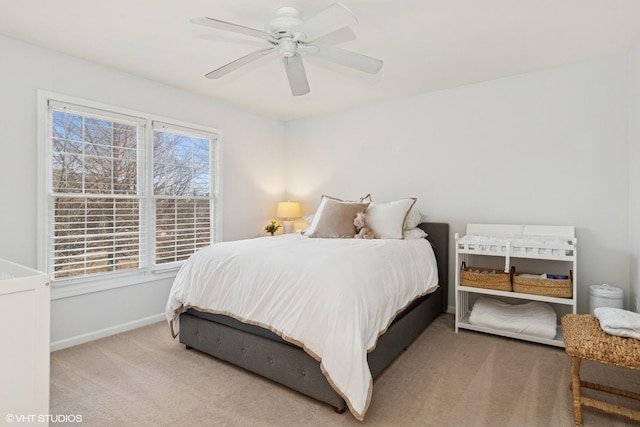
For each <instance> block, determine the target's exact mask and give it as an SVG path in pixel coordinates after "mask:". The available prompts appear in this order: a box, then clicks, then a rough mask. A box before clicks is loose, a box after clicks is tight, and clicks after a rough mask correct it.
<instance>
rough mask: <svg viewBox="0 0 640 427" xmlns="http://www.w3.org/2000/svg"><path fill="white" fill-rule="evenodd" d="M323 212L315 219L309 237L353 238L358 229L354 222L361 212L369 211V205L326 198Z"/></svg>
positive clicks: (319, 212)
mask: <svg viewBox="0 0 640 427" xmlns="http://www.w3.org/2000/svg"><path fill="white" fill-rule="evenodd" d="M323 203H324V205H323V207H322V210H321V211H320V210H318V212H317V213H316V218H314V225H315V227H313V230H311V232H305V236H308V237H325V238H341V239H347V238H353V236H355V234H356V227H355V225H353V220H354V219H355V218H356V215H358V213H360V212H364V211H365V210H366V209H367V206H368V205H369V204H368V203H357V202H342V201H339V200H335V199H330V198H325V199H324V200H323Z"/></svg>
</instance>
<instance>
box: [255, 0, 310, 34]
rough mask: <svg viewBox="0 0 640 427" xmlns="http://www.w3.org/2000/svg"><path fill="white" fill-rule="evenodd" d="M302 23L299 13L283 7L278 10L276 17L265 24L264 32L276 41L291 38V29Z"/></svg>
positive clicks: (288, 7)
mask: <svg viewBox="0 0 640 427" xmlns="http://www.w3.org/2000/svg"><path fill="white" fill-rule="evenodd" d="M301 23H302V19H300V13H299V12H298V10H297V9H295V8H293V7H290V6H285V7H281V8H280V9H278V13H277V16H276V17H275V18H273V19H272V20H271V21H269V22H267V25H266V26H265V27H264V30H265V31H266V32H268V33H271V34H273V36H274V37H275V38H276V39H279V38H281V37H292V36H293V29H294V28H295V27H297V26H298V25H300V24H301Z"/></svg>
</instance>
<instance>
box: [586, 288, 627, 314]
mask: <svg viewBox="0 0 640 427" xmlns="http://www.w3.org/2000/svg"><path fill="white" fill-rule="evenodd" d="M623 303H624V291H623V290H622V289H620V288H616V287H615V286H609V285H607V284H606V283H605V284H604V285H591V286H589V313H591V314H595V313H594V310H595V309H596V308H598V307H612V308H622V306H623Z"/></svg>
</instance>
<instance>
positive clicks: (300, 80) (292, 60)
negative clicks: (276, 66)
mask: <svg viewBox="0 0 640 427" xmlns="http://www.w3.org/2000/svg"><path fill="white" fill-rule="evenodd" d="M282 59H283V61H284V68H285V70H286V71H287V77H288V78H289V86H291V93H292V94H293V96H300V95H304V94H307V93H309V91H310V89H309V81H308V80H307V73H306V72H305V71H304V64H303V63H302V57H301V56H300V55H298V54H295V55H293V56H285V57H283V58H282Z"/></svg>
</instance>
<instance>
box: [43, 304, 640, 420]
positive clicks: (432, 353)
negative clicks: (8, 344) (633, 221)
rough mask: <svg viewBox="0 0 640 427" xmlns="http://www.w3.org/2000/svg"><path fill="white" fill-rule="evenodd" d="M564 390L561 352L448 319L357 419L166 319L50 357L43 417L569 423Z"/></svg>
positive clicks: (591, 369)
mask: <svg viewBox="0 0 640 427" xmlns="http://www.w3.org/2000/svg"><path fill="white" fill-rule="evenodd" d="M582 372H583V378H584V379H587V380H590V381H600V382H605V383H608V384H611V385H614V386H618V387H624V388H627V389H629V390H635V391H640V372H638V371H630V370H625V369H621V368H615V367H609V366H607V367H604V366H602V365H597V364H595V363H588V362H585V363H584V364H583V371H582ZM568 384H569V359H568V357H567V356H566V355H565V353H564V350H563V349H559V348H555V347H549V346H544V345H538V344H532V343H527V342H523V341H518V340H510V339H506V338H502V337H495V336H491V335H486V334H480V333H474V332H470V331H461V332H460V333H458V334H456V333H455V332H454V330H453V316H452V315H450V314H445V315H442V316H440V317H439V318H438V319H436V321H435V322H434V323H433V324H432V325H431V326H430V327H429V328H428V329H427V330H426V331H425V332H423V333H422V335H421V336H420V337H418V339H417V340H416V341H415V342H414V343H413V344H412V345H411V346H410V347H409V348H408V349H407V351H405V352H404V353H403V354H402V355H400V357H399V358H398V359H396V361H394V363H393V364H392V365H391V366H390V367H389V368H387V370H386V371H384V372H383V373H382V374H381V375H380V377H379V378H378V379H377V380H376V381H375V383H374V392H373V398H372V403H371V407H370V408H369V411H368V413H367V415H366V418H365V421H364V422H363V423H361V422H358V421H357V420H355V418H353V416H352V415H351V414H349V413H348V412H345V413H344V414H342V415H338V414H336V413H334V412H333V410H332V409H331V408H330V407H329V406H327V405H325V404H322V403H318V402H316V401H314V400H312V399H310V398H307V397H304V396H302V395H300V394H298V393H296V392H293V391H291V390H289V389H287V388H285V387H282V386H279V385H277V384H274V383H272V382H270V381H268V380H266V379H263V378H261V377H259V376H256V375H253V374H250V373H247V372H246V371H243V370H241V369H239V368H236V367H234V366H233V365H230V364H228V363H225V362H221V361H219V360H216V359H214V358H212V357H209V356H207V355H204V354H202V353H199V352H197V351H195V350H186V349H185V348H184V346H183V345H181V344H179V343H178V342H177V340H173V339H172V338H171V336H170V333H169V329H168V326H167V325H166V324H165V323H157V324H154V325H151V326H148V327H144V328H141V329H137V330H134V331H130V332H127V333H124V334H120V335H116V336H113V337H109V338H104V339H101V340H98V341H94V342H91V343H87V344H83V345H80V346H77V347H73V348H69V349H65V350H60V351H57V352H55V353H52V355H51V413H52V414H79V415H82V419H83V423H82V425H85V426H134V425H135V426H169V425H184V426H300V425H309V426H362V425H365V426H456V427H463V426H487V427H498V426H517V427H521V426H545V427H546V426H572V425H573V415H572V405H571V393H570V391H569V387H568ZM587 391H588V390H587ZM585 394H588V393H585ZM591 395H593V393H591ZM610 400H611V399H610ZM612 401H614V402H623V403H624V404H626V405H630V406H631V407H634V408H636V409H640V405H639V404H638V403H637V402H629V401H628V400H626V399H623V398H613V400H612ZM583 417H584V425H585V427H589V426H631V425H637V424H634V423H633V422H632V421H630V420H627V419H625V418H622V417H616V416H612V415H607V414H603V413H601V412H598V411H596V410H592V409H584V410H583ZM56 425H61V424H58V423H56ZM70 425H71V424H70ZM75 425H78V424H75Z"/></svg>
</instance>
